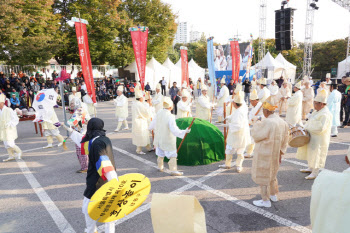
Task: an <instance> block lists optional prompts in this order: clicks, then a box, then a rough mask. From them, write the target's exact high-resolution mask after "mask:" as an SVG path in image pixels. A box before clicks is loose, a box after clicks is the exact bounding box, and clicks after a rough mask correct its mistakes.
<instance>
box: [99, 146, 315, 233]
mask: <svg viewBox="0 0 350 233" xmlns="http://www.w3.org/2000/svg"><path fill="white" fill-rule="evenodd" d="M113 149H114V150H117V151H119V152H120V153H123V154H125V155H128V156H130V157H132V158H134V159H136V160H138V161H140V162H142V163H144V164H146V165H148V166H150V167H154V168H157V165H156V164H155V163H153V162H151V161H149V160H146V159H144V158H141V157H140V156H137V155H134V154H132V153H130V152H128V151H125V150H123V149H120V148H117V147H115V146H113ZM223 171H225V169H218V170H216V171H214V172H211V173H210V174H208V175H207V176H205V177H202V178H203V179H202V178H200V179H198V180H192V179H190V178H188V177H186V176H179V178H182V179H183V180H184V181H186V182H187V183H189V185H190V186H192V185H195V186H198V187H199V188H201V189H203V190H205V191H208V192H210V193H212V194H214V195H217V196H219V197H221V198H224V199H226V200H228V201H230V202H232V203H234V204H237V205H239V206H241V207H243V208H245V209H248V210H250V211H252V212H255V213H257V214H260V215H262V216H264V217H266V218H269V219H271V220H273V221H275V222H277V223H279V224H280V225H284V226H287V227H289V228H291V229H293V230H296V231H299V232H305V233H311V232H312V231H311V230H310V229H308V228H306V227H303V226H301V225H299V224H297V223H294V222H292V221H290V220H288V219H285V218H282V217H280V216H278V215H275V214H273V213H271V212H268V211H266V210H264V209H262V208H258V207H256V206H254V205H252V204H250V203H248V202H245V201H242V200H240V199H238V198H236V197H234V196H230V195H228V194H226V193H224V192H221V191H219V190H216V189H213V188H211V187H209V186H208V185H205V184H203V183H202V182H204V181H205V180H207V179H209V178H211V177H213V176H215V175H217V174H219V173H221V172H223ZM165 172H166V173H169V171H165ZM190 186H189V187H190ZM192 187H193V186H192ZM148 205H150V204H147V205H145V206H147V207H148V208H146V207H145V208H143V209H142V210H141V211H140V212H138V213H137V214H140V213H142V212H144V211H146V210H148V209H149V208H150V206H148ZM135 216H136V215H135ZM128 219H130V218H128ZM120 223H121V222H120ZM120 223H117V224H120ZM101 228H103V227H101Z"/></svg>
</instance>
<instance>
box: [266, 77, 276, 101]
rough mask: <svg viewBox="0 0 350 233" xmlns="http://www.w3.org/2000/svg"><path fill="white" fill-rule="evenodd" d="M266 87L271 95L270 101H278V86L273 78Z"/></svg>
mask: <svg viewBox="0 0 350 233" xmlns="http://www.w3.org/2000/svg"><path fill="white" fill-rule="evenodd" d="M268 89H269V91H270V95H271V98H272V101H273V102H274V103H277V102H278V96H277V95H278V91H279V88H278V86H277V84H276V81H275V80H273V81H272V82H271V85H270V86H269V88H268Z"/></svg>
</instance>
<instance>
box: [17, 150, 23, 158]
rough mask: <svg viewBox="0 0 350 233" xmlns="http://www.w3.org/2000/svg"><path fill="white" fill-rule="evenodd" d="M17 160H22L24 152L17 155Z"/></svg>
mask: <svg viewBox="0 0 350 233" xmlns="http://www.w3.org/2000/svg"><path fill="white" fill-rule="evenodd" d="M17 159H22V151H21V152H20V153H17Z"/></svg>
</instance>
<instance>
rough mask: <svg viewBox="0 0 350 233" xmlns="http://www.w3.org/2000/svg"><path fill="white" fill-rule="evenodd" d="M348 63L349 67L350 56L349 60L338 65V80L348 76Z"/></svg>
mask: <svg viewBox="0 0 350 233" xmlns="http://www.w3.org/2000/svg"><path fill="white" fill-rule="evenodd" d="M346 60H347V62H346ZM346 63H347V64H348V66H349V65H350V56H349V57H348V58H347V59H345V60H343V61H341V62H339V63H338V72H337V79H341V78H342V77H343V76H345V75H346Z"/></svg>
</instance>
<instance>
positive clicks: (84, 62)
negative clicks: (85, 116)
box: [75, 22, 96, 103]
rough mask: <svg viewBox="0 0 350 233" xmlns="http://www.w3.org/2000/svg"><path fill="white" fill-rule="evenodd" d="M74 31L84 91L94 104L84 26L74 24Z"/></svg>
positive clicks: (92, 83)
mask: <svg viewBox="0 0 350 233" xmlns="http://www.w3.org/2000/svg"><path fill="white" fill-rule="evenodd" d="M75 31H76V33H77V40H78V46H79V56H80V63H81V68H82V70H83V76H84V81H85V84H86V90H87V93H88V94H89V96H90V97H91V99H92V101H93V102H94V103H96V91H95V83H94V77H93V75H92V65H91V59H90V51H89V43H88V36H87V31H86V24H85V23H80V22H75Z"/></svg>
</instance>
